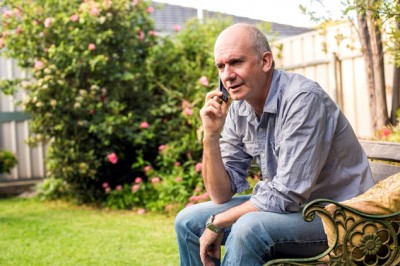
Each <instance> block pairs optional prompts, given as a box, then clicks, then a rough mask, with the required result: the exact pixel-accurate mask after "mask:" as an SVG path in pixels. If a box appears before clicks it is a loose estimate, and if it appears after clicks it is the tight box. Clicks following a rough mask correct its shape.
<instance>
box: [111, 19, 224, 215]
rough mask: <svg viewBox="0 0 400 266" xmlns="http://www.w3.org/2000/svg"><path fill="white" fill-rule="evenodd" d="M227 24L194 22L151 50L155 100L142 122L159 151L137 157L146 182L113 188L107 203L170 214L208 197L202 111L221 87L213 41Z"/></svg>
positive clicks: (150, 78)
mask: <svg viewBox="0 0 400 266" xmlns="http://www.w3.org/2000/svg"><path fill="white" fill-rule="evenodd" d="M227 23H229V21H225V22H221V21H216V20H210V21H206V22H205V23H204V24H201V23H199V22H197V20H193V21H190V22H189V23H188V24H187V25H186V27H185V28H184V29H183V30H181V28H179V32H177V33H176V34H175V35H174V37H173V38H164V39H160V40H159V42H158V43H157V44H155V45H154V46H153V47H152V49H150V50H149V57H148V58H147V60H146V71H145V72H146V78H147V84H148V85H147V88H148V89H149V91H151V94H152V100H151V101H152V103H153V104H154V105H153V107H152V108H151V109H150V110H149V111H148V112H146V113H145V114H143V117H142V119H143V121H142V122H141V123H140V125H139V126H140V129H141V131H142V133H143V134H145V132H148V133H149V134H151V135H156V136H157V141H156V142H152V143H149V142H148V143H147V145H146V148H147V149H149V150H154V151H155V152H156V154H155V155H156V156H155V157H154V158H153V159H151V160H149V159H148V157H146V156H145V155H144V153H145V150H143V153H142V155H141V156H137V161H136V162H135V163H134V164H133V168H134V169H135V170H136V171H137V172H140V171H141V172H142V175H140V176H141V177H140V180H141V182H140V183H137V182H135V183H134V184H130V185H126V186H124V188H123V189H122V190H120V191H117V190H116V189H115V188H114V189H111V190H110V189H107V190H108V197H107V206H110V207H112V206H114V207H122V206H123V205H125V206H124V207H125V208H131V207H136V208H139V210H142V208H145V209H148V210H159V211H166V212H168V213H170V212H174V211H176V210H178V209H180V208H182V207H183V206H185V205H186V204H191V203H196V202H199V201H204V200H207V199H208V196H207V194H205V191H204V187H203V184H202V178H201V159H202V142H201V135H202V129H201V121H200V117H199V111H200V108H201V107H202V105H203V103H204V97H205V94H206V93H207V91H209V90H212V89H214V88H215V87H216V81H217V71H216V68H215V66H214V57H213V53H212V51H213V45H214V42H215V38H216V36H217V34H218V32H219V31H221V30H222V29H223V28H224V27H226V26H227ZM176 28H177V27H176ZM149 121H152V122H151V123H150V122H149ZM150 195H151V196H150ZM200 195H203V196H202V197H198V196H200Z"/></svg>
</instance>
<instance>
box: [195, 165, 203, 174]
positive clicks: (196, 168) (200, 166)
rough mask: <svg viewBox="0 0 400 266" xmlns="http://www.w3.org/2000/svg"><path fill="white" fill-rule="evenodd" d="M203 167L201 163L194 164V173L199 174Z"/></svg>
mask: <svg viewBox="0 0 400 266" xmlns="http://www.w3.org/2000/svg"><path fill="white" fill-rule="evenodd" d="M202 167H203V164H202V163H196V165H195V166H194V170H195V171H196V172H201V168H202Z"/></svg>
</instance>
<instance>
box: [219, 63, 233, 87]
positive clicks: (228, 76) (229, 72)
mask: <svg viewBox="0 0 400 266" xmlns="http://www.w3.org/2000/svg"><path fill="white" fill-rule="evenodd" d="M220 76H221V79H222V81H223V82H224V83H226V82H227V81H232V80H234V79H235V78H236V73H235V71H234V70H233V69H232V67H230V66H229V65H227V66H225V69H224V71H223V73H222V75H220Z"/></svg>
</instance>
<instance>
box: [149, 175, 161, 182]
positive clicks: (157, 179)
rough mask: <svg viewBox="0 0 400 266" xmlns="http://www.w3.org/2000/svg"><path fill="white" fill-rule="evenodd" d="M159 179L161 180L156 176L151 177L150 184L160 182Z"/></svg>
mask: <svg viewBox="0 0 400 266" xmlns="http://www.w3.org/2000/svg"><path fill="white" fill-rule="evenodd" d="M160 181H161V179H160V178H159V177H158V176H156V177H153V178H152V179H151V183H152V184H156V183H160Z"/></svg>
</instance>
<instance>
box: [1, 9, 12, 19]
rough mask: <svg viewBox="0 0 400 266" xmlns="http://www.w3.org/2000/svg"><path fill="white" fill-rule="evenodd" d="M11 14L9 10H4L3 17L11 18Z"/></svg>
mask: <svg viewBox="0 0 400 266" xmlns="http://www.w3.org/2000/svg"><path fill="white" fill-rule="evenodd" d="M12 15H13V13H12V12H11V11H10V10H4V12H3V17H4V18H11V17H12Z"/></svg>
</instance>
